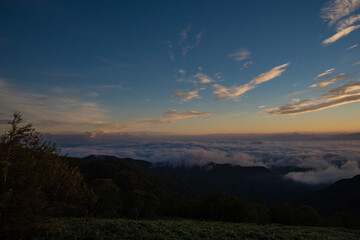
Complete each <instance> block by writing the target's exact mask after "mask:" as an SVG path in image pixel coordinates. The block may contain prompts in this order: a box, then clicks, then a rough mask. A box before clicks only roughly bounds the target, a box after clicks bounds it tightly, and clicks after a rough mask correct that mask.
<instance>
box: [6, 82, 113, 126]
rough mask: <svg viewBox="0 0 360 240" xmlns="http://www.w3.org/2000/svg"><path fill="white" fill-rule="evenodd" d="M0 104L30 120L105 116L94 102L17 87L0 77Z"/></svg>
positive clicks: (86, 119) (76, 121)
mask: <svg viewBox="0 0 360 240" xmlns="http://www.w3.org/2000/svg"><path fill="white" fill-rule="evenodd" d="M0 106H1V108H2V109H3V111H6V112H12V111H13V110H14V109H16V110H18V111H21V112H22V113H23V114H24V115H25V116H26V117H27V118H30V119H34V120H44V119H47V120H54V121H58V120H59V119H66V121H68V122H71V123H78V122H89V121H99V120H103V119H104V118H105V114H106V111H107V110H106V109H105V108H104V107H102V106H99V105H98V104H97V103H95V102H89V101H84V100H81V98H78V97H71V96H68V94H66V92H64V93H63V94H58V93H56V94H52V95H50V94H40V93H35V92H29V91H22V90H19V89H18V87H17V86H14V85H11V84H9V83H8V81H6V80H4V79H0Z"/></svg>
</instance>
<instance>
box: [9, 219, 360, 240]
mask: <svg viewBox="0 0 360 240" xmlns="http://www.w3.org/2000/svg"><path fill="white" fill-rule="evenodd" d="M15 235H16V234H15ZM15 235H12V236H9V235H8V237H9V238H8V239H18V238H17V237H16V236H15ZM32 238H33V239H49V240H51V239H69V240H70V239H77V240H80V239H89V240H90V239H144V240H145V239H146V240H150V239H159V240H160V239H171V240H174V239H222V240H225V239H264V240H265V239H286V240H292V239H294V240H295V239H296V240H300V239H344V240H352V239H354V240H355V239H357V240H358V239H360V231H354V230H349V229H342V228H323V227H297V226H296V227H294V226H282V225H255V224H244V223H226V222H205V221H192V220H142V221H134V220H126V219H115V220H112V219H88V218H87V219H86V218H78V219H76V218H71V219H69V218H61V219H52V220H51V221H49V222H48V223H47V224H46V225H45V226H44V227H43V228H41V229H37V230H36V234H34V235H33V236H32Z"/></svg>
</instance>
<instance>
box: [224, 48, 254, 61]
mask: <svg viewBox="0 0 360 240" xmlns="http://www.w3.org/2000/svg"><path fill="white" fill-rule="evenodd" d="M250 55H251V53H250V51H249V50H247V49H245V48H241V49H239V50H237V51H235V52H233V53H230V54H229V55H228V57H229V58H232V59H234V60H236V61H243V60H246V59H248V58H250Z"/></svg>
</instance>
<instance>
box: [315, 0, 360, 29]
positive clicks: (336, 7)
mask: <svg viewBox="0 0 360 240" xmlns="http://www.w3.org/2000/svg"><path fill="white" fill-rule="evenodd" d="M359 8H360V1H359V0H331V1H328V2H326V3H325V4H324V6H323V7H322V8H321V12H320V17H321V18H322V19H323V20H324V21H326V22H328V24H329V26H332V25H333V24H334V23H335V22H336V21H338V20H339V19H341V18H343V17H345V16H347V15H349V14H351V13H353V12H354V11H356V10H357V9H359Z"/></svg>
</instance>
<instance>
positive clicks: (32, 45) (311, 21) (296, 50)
mask: <svg viewBox="0 0 360 240" xmlns="http://www.w3.org/2000/svg"><path fill="white" fill-rule="evenodd" d="M359 7H360V1H359V0H336V1H335V0H330V1H265V0H263V1H260V0H258V1H250V0H249V1H105V2H101V3H100V2H99V1H76V2H74V1H47V0H41V1H40V0H39V1H31V3H30V2H29V1H17V0H13V1H0V18H1V21H0V52H1V54H0V87H1V89H0V99H1V101H0V114H1V115H0V118H1V119H3V122H4V120H6V119H8V118H9V116H10V114H11V112H12V111H13V110H14V109H16V110H18V111H21V112H22V113H23V115H24V118H26V119H27V120H29V121H33V122H34V125H35V126H36V127H37V128H39V129H40V130H41V131H44V132H84V131H94V132H133V131H150V132H171V133H178V134H207V133H249V132H256V133H260V132H264V133H268V132H294V131H301V132H304V131H305V132H307V131H310V132H334V131H335V132H336V131H337V132H348V131H360V126H359V125H358V120H359V117H360V112H359V111H358V109H359V103H358V101H360V92H359V89H360V82H359V77H358V71H359V69H360V62H359V61H360V59H359V56H360V54H359V51H360V47H359V46H358V44H359V39H360V30H359V29H358V28H360V25H359V24H360V11H359V9H360V8H359ZM319 75H320V76H319Z"/></svg>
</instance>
